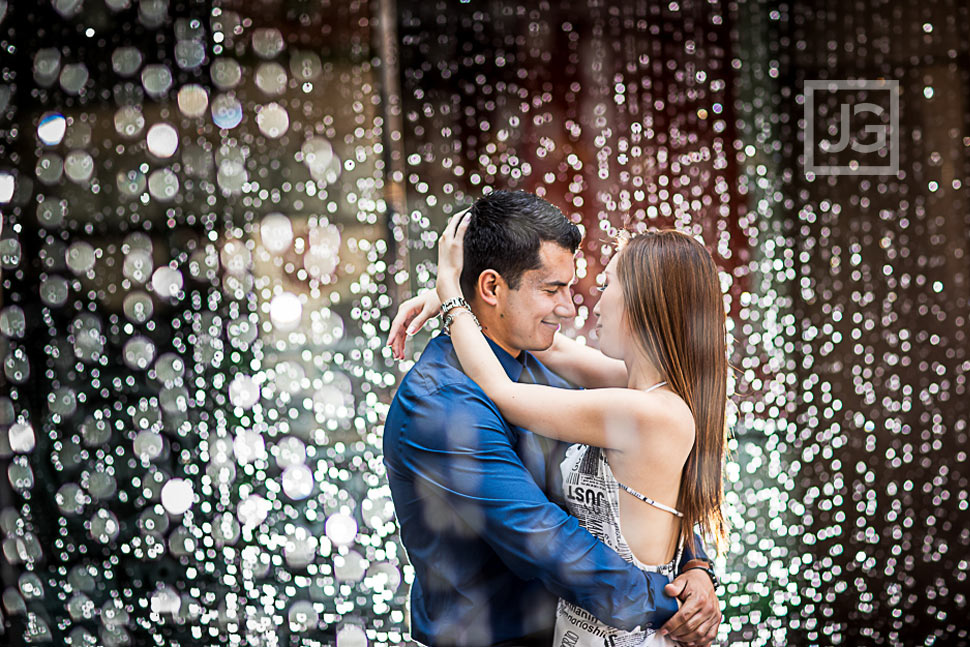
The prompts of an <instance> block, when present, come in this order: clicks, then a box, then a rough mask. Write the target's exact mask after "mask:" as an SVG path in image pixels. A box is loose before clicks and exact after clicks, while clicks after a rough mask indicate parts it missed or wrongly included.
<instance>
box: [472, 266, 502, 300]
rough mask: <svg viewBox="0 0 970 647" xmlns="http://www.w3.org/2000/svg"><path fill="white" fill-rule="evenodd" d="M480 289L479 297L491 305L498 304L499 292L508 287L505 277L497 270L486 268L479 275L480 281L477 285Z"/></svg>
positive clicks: (478, 289)
mask: <svg viewBox="0 0 970 647" xmlns="http://www.w3.org/2000/svg"><path fill="white" fill-rule="evenodd" d="M475 287H476V288H477V291H478V298H479V299H481V300H482V303H485V304H487V305H490V306H496V305H498V299H499V293H500V292H502V291H503V290H507V289H508V284H506V282H505V279H503V278H502V275H501V274H499V273H498V272H496V271H495V270H485V271H484V272H482V273H481V274H479V275H478V283H477V284H476V286H475Z"/></svg>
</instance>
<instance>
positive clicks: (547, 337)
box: [525, 326, 558, 352]
mask: <svg viewBox="0 0 970 647" xmlns="http://www.w3.org/2000/svg"><path fill="white" fill-rule="evenodd" d="M544 327H548V326H544ZM557 328H558V327H557ZM555 340H556V330H553V329H550V330H549V331H545V330H542V331H540V332H539V334H538V335H536V337H535V339H533V340H531V343H530V344H529V348H526V349H525V350H528V351H531V352H538V351H543V350H549V348H550V347H551V346H552V342H554V341H555Z"/></svg>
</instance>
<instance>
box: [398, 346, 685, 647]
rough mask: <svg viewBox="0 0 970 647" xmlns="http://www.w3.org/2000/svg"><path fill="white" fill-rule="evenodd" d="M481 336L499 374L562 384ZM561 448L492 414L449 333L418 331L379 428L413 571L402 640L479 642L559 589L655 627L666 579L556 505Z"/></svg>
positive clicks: (539, 627)
mask: <svg viewBox="0 0 970 647" xmlns="http://www.w3.org/2000/svg"><path fill="white" fill-rule="evenodd" d="M489 343H490V344H491V346H492V349H493V350H494V351H495V353H496V355H497V356H498V358H499V361H500V362H501V363H502V366H503V367H504V368H505V371H506V373H507V374H508V376H509V378H511V379H512V380H515V381H522V382H534V383H536V384H548V385H551V386H558V387H566V388H568V387H570V386H571V385H570V384H568V383H567V382H566V381H564V380H563V379H562V378H560V377H559V376H557V375H556V374H554V373H552V372H551V371H549V370H548V369H547V368H546V367H545V366H543V365H542V364H541V363H540V362H539V361H538V360H537V359H536V358H535V357H534V356H532V355H531V354H530V353H528V352H523V353H521V354H520V355H519V357H518V358H516V357H513V356H511V355H510V354H509V353H507V352H506V351H505V350H503V349H502V348H501V347H499V346H498V345H497V344H495V343H494V342H492V341H491V340H489ZM565 446H566V445H565V444H564V443H561V442H558V441H554V440H549V439H546V438H542V437H541V436H537V435H535V434H533V433H531V432H529V431H527V430H525V429H522V428H519V427H514V426H510V425H509V424H508V423H506V422H505V420H504V419H503V418H502V415H501V413H500V412H499V410H498V408H497V407H496V406H495V404H494V403H493V402H492V401H491V400H490V399H489V398H488V397H487V396H486V395H485V393H484V392H483V391H482V390H481V389H480V388H479V387H478V385H476V384H475V383H474V382H473V381H472V380H471V379H470V378H468V376H466V375H465V374H464V373H463V372H462V370H461V366H460V364H459V362H458V358H457V356H456V355H455V352H454V347H453V346H452V344H451V338H450V337H448V336H446V335H439V336H437V337H435V338H434V339H432V340H431V341H430V342H429V344H428V346H427V348H426V349H425V351H424V353H423V354H422V356H421V359H420V360H419V361H418V362H417V363H416V364H415V366H414V367H413V368H412V369H411V370H410V371H409V372H408V374H407V375H406V376H405V378H404V380H403V381H402V382H401V385H400V387H399V388H398V391H397V394H396V395H395V397H394V401H393V402H392V403H391V407H390V409H389V411H388V414H387V421H386V424H385V428H384V462H385V464H386V466H387V473H388V480H389V482H390V487H391V493H392V495H393V499H394V508H395V511H396V514H397V518H398V522H399V524H400V527H401V538H402V540H403V542H404V546H405V548H406V549H407V553H408V557H409V558H410V561H411V564H412V566H413V567H414V571H415V580H414V583H413V584H412V587H411V634H412V635H413V637H414V638H415V639H416V640H419V641H421V642H422V643H425V644H429V645H463V646H464V645H489V644H494V643H498V642H502V641H507V640H513V639H517V638H521V637H523V636H527V635H529V634H534V633H537V632H543V631H549V630H551V628H552V626H553V625H554V624H555V617H556V613H555V609H556V601H557V598H559V597H562V598H564V599H566V600H568V601H570V602H573V603H575V604H577V605H579V606H581V607H583V608H585V609H586V610H587V611H589V612H590V613H592V614H593V615H594V616H596V617H597V618H599V619H600V620H602V621H604V622H606V623H608V624H610V625H612V626H615V627H620V628H624V629H633V628H634V627H636V626H638V625H641V626H644V627H659V626H661V625H662V624H663V623H664V622H666V620H668V619H669V618H670V617H671V616H672V615H673V613H674V612H675V611H676V609H677V602H676V601H675V600H674V599H672V598H670V597H667V596H666V595H664V594H663V587H664V585H665V584H666V583H667V580H666V578H664V577H663V576H660V575H658V574H655V573H645V572H643V571H641V570H639V569H638V568H637V567H636V566H634V565H633V564H630V563H628V562H626V561H625V560H623V559H622V558H621V557H620V556H619V555H618V554H617V553H616V552H615V551H613V549H611V548H609V547H608V546H606V545H605V544H603V543H601V542H600V541H598V540H597V539H595V538H594V537H593V536H592V535H590V534H589V532H587V531H586V530H585V529H584V528H582V527H581V526H580V525H579V523H578V522H577V520H576V519H575V518H574V517H572V516H570V515H569V514H568V513H567V512H566V511H565V510H564V507H562V506H563V505H564V502H563V498H562V477H561V474H560V471H559V462H560V460H561V459H562V455H563V452H564V450H565ZM550 499H552V501H550ZM684 559H685V560H686V559H688V556H685V558H684Z"/></svg>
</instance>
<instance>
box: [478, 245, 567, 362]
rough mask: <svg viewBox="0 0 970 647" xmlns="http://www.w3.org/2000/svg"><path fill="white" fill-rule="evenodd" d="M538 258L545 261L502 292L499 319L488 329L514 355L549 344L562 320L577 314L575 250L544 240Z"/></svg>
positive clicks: (547, 346) (541, 348) (494, 338)
mask: <svg viewBox="0 0 970 647" xmlns="http://www.w3.org/2000/svg"><path fill="white" fill-rule="evenodd" d="M539 258H540V259H541V260H542V265H541V266H540V267H539V268H537V269H534V270H528V271H526V272H524V273H523V274H522V277H521V278H520V279H519V284H518V288H517V289H515V290H504V291H502V292H501V293H500V295H499V303H498V309H497V311H498V314H499V315H500V316H499V319H498V323H497V326H494V328H495V329H493V330H490V331H489V332H490V336H491V337H492V339H493V340H495V341H496V342H497V343H498V344H499V345H500V346H502V347H503V348H505V350H507V351H509V352H510V353H512V354H513V355H517V354H518V352H519V351H522V350H545V349H546V348H549V347H550V346H551V345H552V340H553V337H554V336H555V334H556V331H557V330H558V329H559V326H560V324H561V323H562V321H563V320H564V319H571V318H573V317H575V316H576V306H575V305H574V304H573V293H572V284H573V282H574V281H575V279H576V264H575V261H574V258H573V253H572V252H571V251H569V250H568V249H566V248H565V247H561V246H559V245H557V244H556V243H553V242H549V241H544V242H543V243H542V246H541V247H540V248H539Z"/></svg>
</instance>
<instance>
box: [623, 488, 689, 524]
mask: <svg viewBox="0 0 970 647" xmlns="http://www.w3.org/2000/svg"><path fill="white" fill-rule="evenodd" d="M616 484H617V485H619V486H620V487H621V488H623V489H624V490H626V491H627V492H629V493H630V494H632V495H633V496H635V497H636V498H638V499H640V500H641V501H643V502H644V503H649V504H650V505H652V506H653V507H655V508H659V509H660V510H663V511H664V512H669V513H670V514H672V515H674V516H675V517H683V516H684V513H683V512H681V511H680V510H675V509H674V508H671V507H670V506H669V505H665V504H663V503H659V502H657V501H654V500H653V499H651V498H650V497H648V496H643V495H642V494H640V493H639V492H637V491H636V490H634V489H633V488H629V487H627V486H625V485H623V484H622V483H620V482H619V481H617V482H616Z"/></svg>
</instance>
